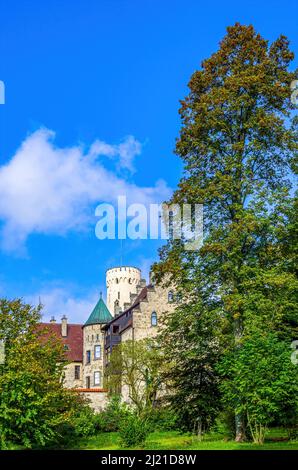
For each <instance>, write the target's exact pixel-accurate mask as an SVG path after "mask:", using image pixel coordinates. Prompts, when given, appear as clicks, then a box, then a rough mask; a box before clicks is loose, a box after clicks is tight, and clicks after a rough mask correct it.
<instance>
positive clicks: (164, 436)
mask: <svg viewBox="0 0 298 470" xmlns="http://www.w3.org/2000/svg"><path fill="white" fill-rule="evenodd" d="M284 439H286V437H285V432H284V431H283V430H280V429H274V430H271V431H269V432H268V435H267V436H266V441H265V443H264V445H256V444H251V443H237V442H234V441H226V440H225V439H224V438H223V437H222V436H220V435H218V434H209V435H207V436H205V437H204V438H203V440H202V441H199V440H198V438H197V437H195V436H191V435H189V434H181V433H179V432H178V431H166V432H165V431H164V432H154V433H151V434H150V435H149V437H148V438H147V440H146V444H145V446H144V447H143V448H144V449H145V450H298V441H287V440H284ZM72 448H73V449H86V450H91V449H93V450H117V449H121V447H120V445H119V436H118V433H102V434H99V435H98V436H94V437H89V438H84V439H80V441H79V443H78V444H77V445H76V446H74V447H72Z"/></svg>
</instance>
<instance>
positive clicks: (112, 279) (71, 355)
mask: <svg viewBox="0 0 298 470" xmlns="http://www.w3.org/2000/svg"><path fill="white" fill-rule="evenodd" d="M106 281H107V297H108V305H109V306H110V308H111V306H112V307H113V306H115V303H117V302H116V301H119V302H118V303H117V306H118V307H119V309H118V310H117V309H116V314H115V316H112V315H114V312H111V313H112V315H111V313H110V312H109V310H108V309H107V307H106V306H105V304H104V302H103V300H102V297H101V296H100V300H99V301H98V303H97V305H96V306H95V308H94V310H93V311H92V313H91V314H90V316H89V318H88V320H87V321H86V323H85V324H84V325H72V324H68V323H67V319H66V318H65V317H63V318H62V322H61V324H56V323H55V322H54V320H52V321H51V323H49V324H42V325H47V326H48V327H49V329H50V330H51V332H52V333H55V334H56V335H57V336H58V337H59V338H60V339H61V341H62V342H63V344H64V346H65V350H66V356H67V358H68V360H69V363H68V364H67V365H66V366H65V370H64V384H65V387H67V388H73V389H75V390H76V391H77V392H79V393H81V394H82V395H83V396H84V397H85V398H87V400H88V401H89V403H90V406H91V407H92V408H94V410H96V411H100V410H102V409H103V408H104V407H105V406H106V404H107V391H106V390H105V389H104V388H103V380H104V373H105V368H106V366H107V365H108V363H109V357H110V354H111V352H112V350H113V347H114V346H115V345H117V344H119V343H121V342H125V341H128V340H134V341H138V340H141V339H144V338H152V337H154V336H156V335H157V333H158V332H159V331H160V327H161V323H162V318H163V317H164V316H165V315H168V314H170V313H171V312H172V311H173V309H174V302H173V292H172V290H171V289H166V288H163V287H161V286H157V285H155V284H154V283H151V284H149V285H146V282H145V281H144V280H143V279H141V271H140V270H139V269H137V268H134V267H129V266H125V267H121V268H120V267H119V268H112V269H110V270H108V271H107V273H106ZM119 293H120V294H119ZM121 309H122V311H121ZM122 398H123V400H124V401H127V402H129V393H128V390H127V389H125V388H124V387H123V388H122Z"/></svg>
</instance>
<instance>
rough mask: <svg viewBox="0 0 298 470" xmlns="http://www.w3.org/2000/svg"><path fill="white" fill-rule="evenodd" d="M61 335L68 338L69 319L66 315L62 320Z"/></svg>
mask: <svg viewBox="0 0 298 470" xmlns="http://www.w3.org/2000/svg"><path fill="white" fill-rule="evenodd" d="M61 335H62V336H63V337H64V338H65V337H66V336H67V318H66V316H65V315H63V317H62V318H61Z"/></svg>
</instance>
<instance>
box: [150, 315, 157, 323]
mask: <svg viewBox="0 0 298 470" xmlns="http://www.w3.org/2000/svg"><path fill="white" fill-rule="evenodd" d="M151 326H157V313H156V312H152V313H151Z"/></svg>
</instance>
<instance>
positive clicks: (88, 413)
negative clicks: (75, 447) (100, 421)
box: [72, 406, 97, 437]
mask: <svg viewBox="0 0 298 470" xmlns="http://www.w3.org/2000/svg"><path fill="white" fill-rule="evenodd" d="M96 420H97V415H96V414H95V413H94V411H93V410H92V409H91V408H90V407H89V406H86V407H84V408H83V409H82V410H81V411H80V413H79V414H78V415H76V416H75V417H74V418H73V421H72V426H73V428H74V435H75V436H77V437H87V436H94V435H95V434H96V432H97V429H96Z"/></svg>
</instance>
